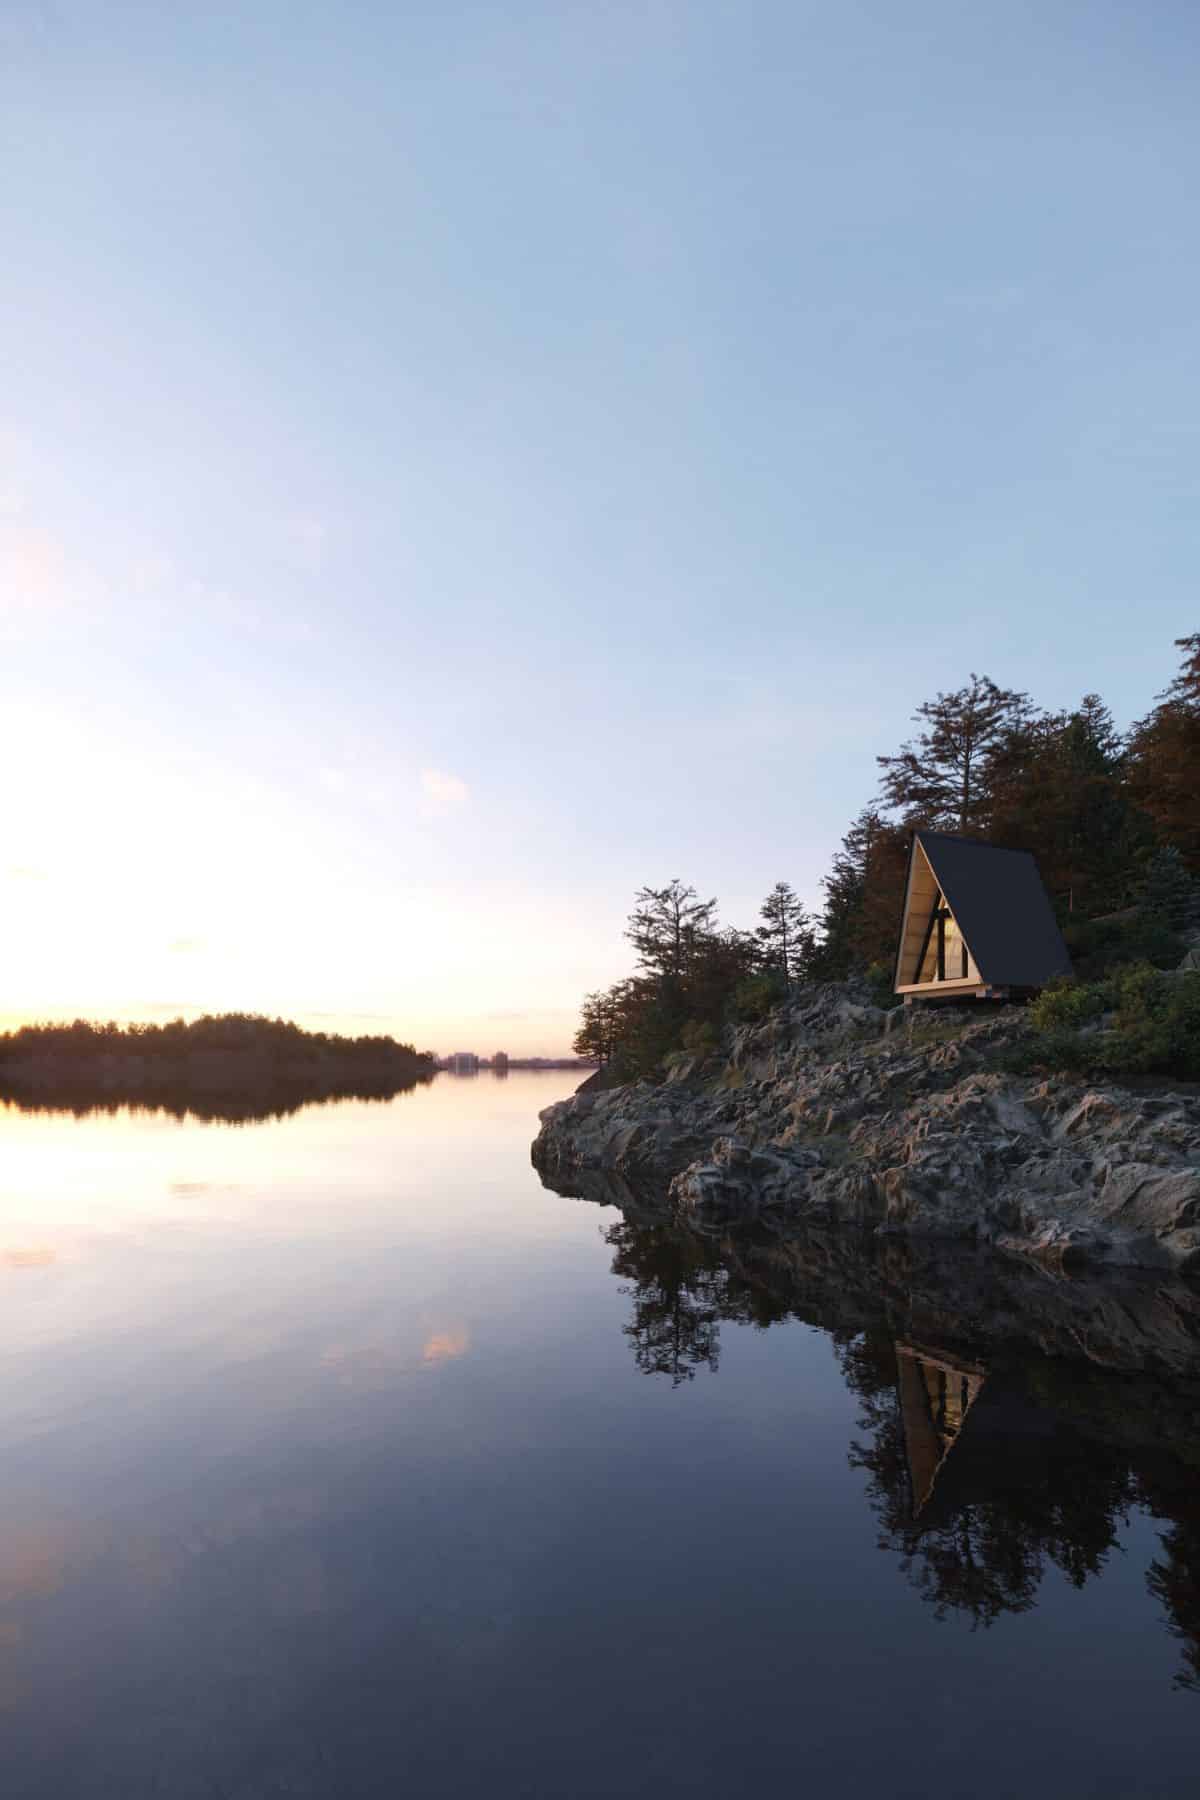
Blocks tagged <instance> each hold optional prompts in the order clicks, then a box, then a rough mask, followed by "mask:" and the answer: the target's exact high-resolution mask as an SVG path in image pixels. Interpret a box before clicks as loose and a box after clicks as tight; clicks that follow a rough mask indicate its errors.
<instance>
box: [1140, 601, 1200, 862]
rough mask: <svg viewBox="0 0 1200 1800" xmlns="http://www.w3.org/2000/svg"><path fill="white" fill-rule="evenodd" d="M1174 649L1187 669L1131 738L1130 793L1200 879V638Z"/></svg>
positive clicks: (1181, 640) (1196, 635)
mask: <svg viewBox="0 0 1200 1800" xmlns="http://www.w3.org/2000/svg"><path fill="white" fill-rule="evenodd" d="M1175 644H1176V648H1177V649H1179V650H1182V651H1183V667H1182V669H1181V670H1180V672H1179V674H1178V675H1177V676H1176V677H1175V679H1174V681H1173V682H1172V683H1171V685H1170V687H1169V688H1168V689H1167V690H1166V692H1165V693H1164V694H1160V695H1159V697H1158V705H1157V706H1156V707H1155V708H1154V710H1153V711H1152V712H1150V713H1148V714H1147V716H1146V717H1145V718H1144V719H1141V720H1139V721H1138V723H1137V724H1136V725H1135V726H1134V727H1133V730H1132V731H1131V732H1130V734H1129V787H1130V792H1131V794H1132V796H1133V799H1134V800H1135V802H1136V803H1137V805H1138V806H1140V807H1141V808H1142V810H1143V811H1144V812H1145V813H1146V815H1147V816H1148V817H1149V819H1150V820H1151V821H1152V823H1153V826H1154V830H1155V833H1156V835H1157V837H1158V839H1159V842H1160V843H1164V844H1173V845H1174V846H1175V848H1176V849H1177V850H1178V851H1179V852H1180V854H1181V855H1182V857H1183V859H1184V861H1185V862H1186V864H1187V866H1188V868H1189V869H1190V870H1191V871H1192V873H1193V874H1194V875H1200V779H1198V775H1197V771H1200V632H1196V633H1194V634H1193V635H1192V636H1191V637H1185V638H1176V640H1175Z"/></svg>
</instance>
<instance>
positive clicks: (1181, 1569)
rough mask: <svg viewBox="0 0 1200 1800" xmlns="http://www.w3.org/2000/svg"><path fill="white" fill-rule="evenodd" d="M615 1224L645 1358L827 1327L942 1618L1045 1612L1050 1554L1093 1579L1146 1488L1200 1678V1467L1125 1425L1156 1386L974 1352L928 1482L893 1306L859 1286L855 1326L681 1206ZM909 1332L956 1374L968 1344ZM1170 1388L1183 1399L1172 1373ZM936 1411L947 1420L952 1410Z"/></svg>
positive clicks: (1056, 1564)
mask: <svg viewBox="0 0 1200 1800" xmlns="http://www.w3.org/2000/svg"><path fill="white" fill-rule="evenodd" d="M604 1237H605V1241H606V1242H607V1243H608V1245H609V1246H610V1248H611V1249H612V1251H613V1262H612V1268H613V1273H614V1274H615V1275H617V1276H619V1277H620V1278H621V1279H622V1281H623V1282H625V1283H627V1285H626V1286H625V1288H624V1289H623V1291H624V1292H625V1293H627V1294H628V1295H629V1297H630V1300H631V1303H632V1310H631V1316H630V1322H629V1324H628V1325H626V1327H625V1334H626V1336H627V1337H628V1338H629V1340H630V1343H631V1345H632V1347H633V1354H634V1360H635V1362H636V1364H637V1366H638V1368H639V1369H641V1370H642V1371H643V1372H644V1373H645V1374H648V1375H665V1376H667V1377H668V1378H669V1379H670V1381H671V1385H672V1386H673V1387H678V1386H679V1385H680V1384H681V1383H683V1382H685V1381H690V1380H691V1379H692V1378H693V1377H694V1375H695V1373H696V1370H697V1369H698V1368H701V1367H704V1368H707V1369H709V1370H710V1371H712V1372H714V1373H715V1372H716V1370H717V1368H718V1366H719V1361H720V1335H719V1334H720V1324H721V1321H722V1320H728V1321H730V1322H737V1323H742V1324H752V1325H755V1326H757V1327H758V1328H760V1329H765V1328H766V1327H768V1326H769V1325H771V1324H773V1323H775V1322H777V1321H779V1320H782V1319H786V1318H797V1319H801V1320H804V1321H805V1322H806V1323H810V1324H817V1325H819V1326H820V1327H821V1328H822V1329H823V1330H825V1331H826V1332H828V1333H829V1335H830V1337H831V1338H832V1340H833V1345H834V1350H835V1353H836V1355H837V1359H838V1362H839V1365H840V1367H841V1370H842V1374H843V1376H844V1378H845V1381H846V1384H847V1386H848V1387H849V1388H850V1390H851V1392H852V1393H853V1394H854V1395H855V1396H856V1398H857V1400H858V1401H859V1404H860V1414H859V1418H858V1430H859V1432H860V1434H861V1436H860V1437H859V1439H858V1440H857V1441H855V1442H854V1443H853V1444H852V1445H851V1448H850V1452H849V1460H850V1464H851V1466H852V1467H853V1468H856V1469H860V1470H862V1471H863V1473H864V1474H865V1475H866V1477H867V1485H866V1497H867V1502H868V1505H869V1506H870V1508H871V1510H872V1512H873V1513H874V1514H875V1517H876V1520H877V1523H878V1528H879V1530H878V1545H879V1548H880V1549H881V1550H883V1551H885V1552H887V1553H889V1554H890V1555H894V1556H895V1557H897V1558H898V1560H899V1563H900V1566H901V1567H902V1569H903V1570H904V1572H905V1574H906V1575H907V1577H908V1579H909V1580H910V1581H911V1582H912V1584H913V1586H914V1587H915V1588H916V1590H917V1592H918V1593H919V1594H920V1595H921V1597H922V1599H923V1600H924V1601H925V1602H926V1603H927V1604H928V1605H929V1606H930V1607H931V1608H932V1609H933V1611H934V1614H935V1616H936V1617H937V1618H939V1619H945V1618H948V1617H950V1616H951V1615H958V1616H960V1617H965V1618H967V1619H969V1620H970V1621H971V1623H972V1626H973V1627H977V1626H982V1627H987V1626H989V1625H991V1624H993V1623H994V1621H995V1620H996V1619H998V1618H1000V1617H1001V1616H1002V1615H1003V1614H1006V1613H1025V1612H1029V1611H1031V1610H1032V1609H1033V1607H1034V1606H1035V1605H1036V1602H1037V1596H1038V1590H1039V1588H1040V1587H1041V1585H1042V1582H1043V1581H1044V1579H1045V1577H1046V1575H1047V1573H1048V1572H1049V1571H1050V1570H1051V1569H1057V1570H1058V1571H1060V1572H1061V1574H1062V1575H1064V1576H1065V1577H1066V1579H1067V1580H1068V1581H1069V1582H1070V1583H1071V1584H1072V1586H1074V1587H1076V1588H1082V1587H1083V1586H1084V1585H1085V1583H1086V1582H1087V1581H1088V1580H1090V1579H1091V1578H1092V1577H1094V1576H1098V1575H1099V1574H1100V1573H1101V1572H1102V1571H1103V1569H1104V1567H1105V1565H1106V1563H1107V1562H1108V1560H1109V1557H1110V1555H1111V1552H1112V1551H1113V1550H1114V1549H1115V1548H1116V1547H1117V1541H1118V1532H1119V1530H1120V1529H1121V1527H1122V1526H1123V1525H1124V1524H1125V1523H1126V1522H1127V1520H1128V1517H1129V1513H1130V1509H1131V1508H1132V1507H1134V1506H1144V1507H1145V1508H1146V1509H1147V1511H1149V1512H1150V1513H1151V1514H1152V1515H1153V1516H1154V1517H1155V1518H1157V1519H1159V1520H1162V1521H1163V1522H1164V1524H1165V1529H1164V1531H1163V1533H1162V1536H1161V1546H1162V1551H1161V1555H1160V1556H1158V1557H1157V1558H1156V1559H1155V1560H1154V1562H1153V1563H1152V1565H1151V1567H1150V1570H1149V1572H1148V1575H1147V1586H1148V1589H1149V1591H1150V1593H1151V1594H1152V1595H1153V1597H1154V1598H1155V1599H1156V1600H1157V1601H1158V1602H1159V1603H1160V1605H1161V1606H1162V1607H1163V1609H1164V1612H1165V1614H1166V1622H1167V1627H1168V1630H1169V1631H1170V1632H1171V1633H1172V1635H1173V1636H1174V1637H1176V1638H1177V1639H1178V1640H1179V1641H1180V1644H1181V1647H1182V1659H1183V1669H1182V1671H1181V1672H1180V1674H1179V1675H1178V1677H1177V1684H1178V1685H1179V1686H1180V1687H1182V1688H1187V1689H1190V1690H1192V1691H1195V1692H1198V1693H1200V1483H1198V1482H1197V1480H1196V1474H1195V1470H1194V1468H1193V1467H1192V1466H1190V1463H1184V1462H1183V1461H1182V1460H1181V1459H1180V1458H1179V1457H1177V1456H1172V1455H1167V1454H1163V1453H1160V1452H1159V1451H1157V1450H1155V1449H1151V1448H1148V1447H1142V1446H1140V1445H1139V1444H1138V1443H1137V1441H1136V1440H1137V1427H1136V1424H1135V1425H1134V1430H1133V1433H1132V1435H1133V1437H1134V1445H1133V1447H1132V1448H1130V1447H1127V1443H1126V1442H1123V1441H1122V1440H1123V1439H1127V1437H1128V1435H1129V1426H1130V1422H1131V1420H1133V1419H1135V1417H1136V1416H1137V1415H1138V1414H1139V1413H1140V1414H1141V1415H1142V1416H1144V1415H1145V1408H1146V1399H1145V1394H1144V1390H1143V1389H1138V1390H1137V1392H1136V1393H1135V1394H1134V1395H1133V1396H1132V1397H1131V1396H1130V1395H1128V1394H1126V1393H1122V1392H1120V1391H1119V1390H1114V1391H1113V1392H1112V1393H1110V1392H1109V1390H1107V1389H1104V1388H1103V1385H1102V1384H1103V1381H1104V1377H1103V1376H1101V1375H1095V1376H1089V1377H1088V1378H1087V1382H1086V1383H1085V1384H1084V1388H1083V1389H1079V1388H1077V1387H1076V1385H1075V1382H1076V1377H1074V1376H1073V1375H1072V1374H1071V1373H1070V1372H1069V1371H1065V1370H1063V1369H1062V1368H1061V1366H1057V1365H1054V1364H1052V1363H1048V1362H1046V1361H1044V1359H1038V1358H1033V1357H1031V1359H1030V1362H1029V1366H1028V1367H1024V1366H1014V1367H1012V1368H1010V1369H1007V1370H1004V1371H998V1370H991V1371H990V1372H989V1371H988V1370H987V1369H985V1368H984V1367H983V1365H981V1364H978V1363H970V1364H963V1365H962V1366H963V1368H964V1369H967V1368H969V1369H970V1370H971V1378H970V1381H969V1382H966V1383H965V1384H964V1386H963V1388H962V1393H963V1395H964V1397H965V1398H966V1401H967V1403H966V1406H965V1409H963V1411H962V1416H961V1417H957V1416H956V1417H955V1418H954V1420H953V1421H952V1423H951V1425H949V1426H947V1425H946V1424H945V1421H942V1430H943V1435H942V1437H941V1439H940V1441H939V1443H938V1444H937V1446H936V1454H934V1456H933V1458H932V1464H930V1467H932V1466H933V1465H934V1464H935V1465H936V1468H934V1472H933V1474H932V1477H931V1478H930V1479H928V1480H926V1478H925V1474H924V1473H922V1475H921V1477H920V1480H919V1482H918V1481H917V1480H915V1479H914V1473H915V1463H914V1444H913V1441H912V1438H913V1429H914V1421H913V1417H912V1413H911V1408H910V1413H909V1416H908V1418H907V1420H906V1416H905V1409H904V1406H903V1404H902V1397H901V1381H900V1359H899V1358H898V1354H897V1343H896V1340H895V1335H894V1334H895V1326H894V1324H893V1322H892V1321H891V1320H890V1319H889V1318H888V1317H887V1316H886V1315H885V1313H884V1309H883V1308H882V1307H880V1309H879V1312H880V1316H879V1318H878V1321H877V1322H875V1323H873V1324H871V1325H869V1326H868V1327H867V1328H866V1329H863V1328H862V1305H861V1301H862V1296H861V1293H860V1294H858V1295H857V1296H856V1303H857V1306H858V1315H857V1317H854V1324H853V1326H852V1327H851V1328H849V1329H844V1328H839V1327H838V1325H837V1323H836V1321H835V1319H834V1318H833V1317H832V1316H831V1313H832V1310H833V1309H831V1305H830V1296H829V1292H828V1290H827V1289H823V1290H821V1291H819V1292H817V1293H815V1294H813V1293H808V1292H806V1291H805V1290H804V1289H803V1287H802V1286H801V1284H800V1283H799V1282H798V1281H797V1280H796V1279H795V1278H794V1277H791V1278H789V1274H788V1269H787V1265H786V1262H785V1260H784V1259H783V1258H781V1257H779V1256H777V1255H772V1254H770V1253H768V1255H767V1256H765V1257H763V1258H759V1259H758V1260H755V1258H754V1256H753V1255H751V1256H749V1257H747V1256H744V1255H743V1254H741V1253H740V1252H741V1251H744V1249H745V1246H740V1247H739V1253H738V1254H733V1255H730V1254H726V1253H725V1251H726V1250H727V1249H728V1246H726V1247H722V1246H720V1245H718V1244H716V1243H714V1242H713V1241H712V1240H709V1239H707V1238H701V1237H699V1236H696V1235H695V1234H693V1233H690V1232H686V1231H679V1230H677V1229H675V1228H673V1227H672V1226H670V1225H668V1224H662V1225H641V1226H639V1225H634V1224H631V1223H630V1222H629V1221H628V1220H625V1219H622V1220H621V1222H620V1223H619V1224H616V1225H614V1226H611V1227H610V1228H609V1229H608V1230H606V1231H605V1233H604ZM852 1316H853V1315H852ZM901 1350H902V1353H903V1354H907V1355H909V1356H911V1357H913V1358H914V1359H915V1361H916V1362H917V1363H918V1364H919V1363H921V1362H922V1359H923V1358H924V1359H925V1360H926V1363H927V1364H930V1363H931V1364H933V1365H934V1366H936V1367H938V1368H941V1369H943V1370H949V1371H950V1372H951V1377H953V1371H954V1367H955V1364H954V1360H953V1353H949V1355H948V1356H947V1355H946V1354H944V1353H941V1352H938V1353H936V1355H935V1354H934V1353H925V1352H921V1351H919V1350H918V1351H913V1350H912V1349H911V1347H910V1346H907V1345H906V1346H902V1347H901ZM1089 1383H1090V1386H1089V1385H1088V1384H1089ZM1096 1384H1101V1385H1100V1392H1101V1394H1102V1395H1103V1396H1106V1397H1107V1398H1109V1399H1110V1400H1111V1402H1112V1406H1111V1417H1112V1419H1113V1420H1115V1421H1117V1422H1118V1426H1117V1428H1115V1429H1114V1430H1113V1432H1112V1438H1113V1439H1115V1440H1116V1441H1110V1439H1109V1438H1108V1437H1105V1436H1101V1435H1097V1432H1096V1430H1095V1428H1094V1427H1093V1429H1092V1430H1088V1429H1087V1424H1088V1420H1089V1416H1090V1415H1091V1414H1092V1413H1094V1411H1095V1401H1096V1398H1097V1385H1096ZM968 1389H969V1394H968ZM1156 1393H1157V1390H1156ZM1159 1397H1160V1398H1161V1401H1162V1404H1163V1406H1164V1407H1165V1408H1166V1409H1167V1411H1168V1414H1170V1411H1171V1407H1172V1400H1171V1391H1170V1388H1169V1385H1168V1384H1166V1383H1163V1384H1162V1391H1161V1396H1159ZM1183 1417H1184V1418H1185V1419H1186V1418H1187V1417H1188V1413H1187V1411H1186V1408H1185V1409H1184V1410H1183ZM931 1425H932V1429H934V1430H935V1431H936V1430H937V1429H938V1421H937V1420H936V1419H932V1420H931ZM906 1427H907V1430H906ZM1185 1442H1186V1439H1185ZM1197 1451H1198V1453H1200V1443H1198V1444H1197ZM918 1487H919V1489H920V1491H919V1492H918V1491H916V1490H917V1488H918Z"/></svg>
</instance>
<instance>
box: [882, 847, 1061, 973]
mask: <svg viewBox="0 0 1200 1800" xmlns="http://www.w3.org/2000/svg"><path fill="white" fill-rule="evenodd" d="M1070 972H1071V959H1070V956H1069V955H1068V954H1067V947H1066V945H1065V944H1064V943H1063V940H1062V933H1061V932H1060V931H1059V929H1058V926H1057V924H1056V923H1055V919H1054V913H1053V910H1052V908H1051V906H1050V901H1049V899H1048V898H1047V895H1046V890H1045V888H1044V887H1043V886H1042V878H1041V876H1040V875H1039V874H1038V869H1037V864H1036V863H1035V861H1034V860H1033V857H1032V856H1031V855H1030V854H1029V852H1028V850H1001V849H998V848H997V847H996V845H994V844H982V843H980V842H979V841H978V840H977V839H975V838H962V837H951V836H949V835H948V834H947V833H945V832H941V831H918V832H915V833H914V835H913V841H912V845H911V847H910V849H909V855H908V879H907V881H906V882H905V888H904V918H903V922H902V923H901V926H900V945H899V949H898V950H897V952H896V979H895V989H896V992H897V993H898V994H902V995H903V996H904V1001H905V1004H906V1005H907V1004H910V1003H911V1002H912V1001H913V1000H952V999H953V1000H970V999H980V1000H1006V999H1009V998H1015V997H1017V996H1020V995H1024V994H1030V993H1035V992H1036V991H1037V990H1038V989H1039V988H1042V987H1045V985H1046V983H1047V982H1048V981H1051V980H1053V978H1054V977H1055V976H1056V975H1069V974H1070Z"/></svg>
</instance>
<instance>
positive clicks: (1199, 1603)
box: [1138, 1469, 1200, 1694]
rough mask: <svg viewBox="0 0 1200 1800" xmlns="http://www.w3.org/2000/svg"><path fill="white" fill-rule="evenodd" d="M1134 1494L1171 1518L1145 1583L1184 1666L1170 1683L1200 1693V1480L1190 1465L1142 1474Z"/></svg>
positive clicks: (1157, 1514) (1157, 1513)
mask: <svg viewBox="0 0 1200 1800" xmlns="http://www.w3.org/2000/svg"><path fill="white" fill-rule="evenodd" d="M1138 1497H1139V1499H1140V1500H1141V1501H1142V1502H1143V1504H1144V1505H1145V1506H1146V1507H1147V1509H1148V1510H1149V1511H1150V1512H1152V1513H1153V1514H1154V1516H1155V1518H1157V1519H1167V1520H1169V1521H1170V1523H1169V1524H1168V1525H1167V1527H1166V1530H1165V1531H1164V1532H1163V1533H1162V1534H1161V1537H1160V1539H1159V1542H1160V1544H1161V1546H1162V1551H1163V1554H1162V1555H1161V1556H1156V1557H1155V1559H1154V1561H1153V1562H1152V1563H1151V1564H1150V1570H1149V1573H1148V1574H1147V1576H1146V1585H1147V1587H1148V1588H1149V1589H1150V1592H1151V1593H1152V1594H1153V1595H1154V1598H1155V1599H1156V1600H1157V1601H1158V1602H1159V1604H1160V1605H1161V1607H1162V1609H1163V1611H1164V1612H1165V1614H1166V1616H1167V1629H1168V1631H1169V1632H1170V1633H1171V1636H1172V1637H1173V1638H1177V1639H1178V1640H1179V1643H1180V1645H1181V1652H1180V1654H1181V1656H1182V1659H1183V1667H1182V1668H1181V1669H1180V1671H1179V1673H1178V1674H1177V1675H1176V1677H1175V1685H1176V1687H1179V1688H1185V1689H1186V1690H1187V1691H1188V1692H1190V1693H1193V1694H1200V1481H1198V1479H1197V1472H1196V1470H1195V1469H1184V1470H1176V1471H1172V1472H1171V1474H1170V1475H1169V1476H1166V1477H1164V1476H1163V1475H1161V1474H1158V1475H1154V1476H1150V1475H1146V1476H1143V1477H1142V1479H1141V1480H1140V1482H1139V1484H1138Z"/></svg>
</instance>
